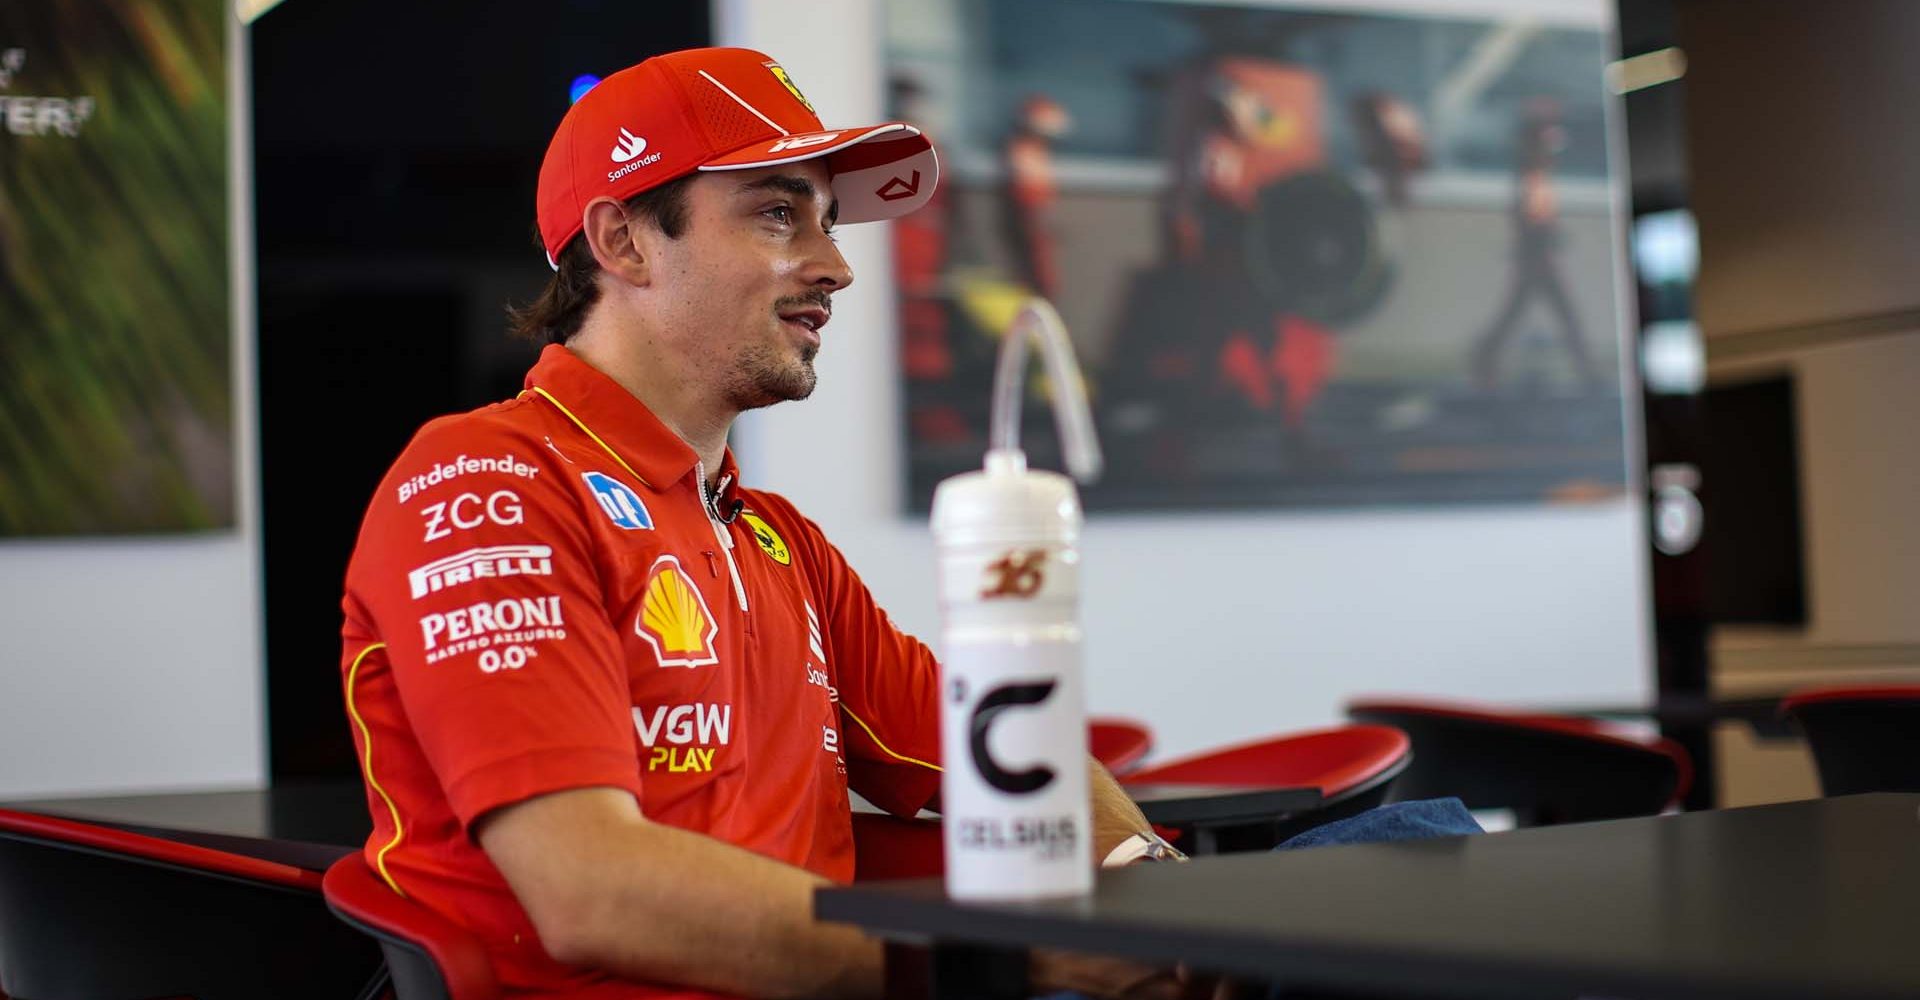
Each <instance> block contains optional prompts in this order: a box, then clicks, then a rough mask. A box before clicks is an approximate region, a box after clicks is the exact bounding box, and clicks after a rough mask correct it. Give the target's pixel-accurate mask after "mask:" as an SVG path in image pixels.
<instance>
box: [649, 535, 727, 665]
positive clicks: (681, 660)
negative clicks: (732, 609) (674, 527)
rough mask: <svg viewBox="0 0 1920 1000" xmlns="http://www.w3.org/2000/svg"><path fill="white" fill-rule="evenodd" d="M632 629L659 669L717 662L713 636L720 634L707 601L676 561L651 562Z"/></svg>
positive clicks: (669, 559) (677, 560) (664, 556)
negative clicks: (651, 566)
mask: <svg viewBox="0 0 1920 1000" xmlns="http://www.w3.org/2000/svg"><path fill="white" fill-rule="evenodd" d="M633 630H634V632H635V633H637V634H638V635H639V636H640V638H642V639H645V640H647V645H649V646H652V647H653V652H654V655H655V656H656V657H658V658H659V660H660V665H661V666H663V667H704V666H706V665H708V664H710V663H718V662H720V654H718V653H716V652H714V649H713V637H714V636H715V635H717V634H718V633H719V631H720V628H719V626H718V625H716V624H715V623H714V620H713V613H712V612H711V611H708V610H707V599H706V598H704V597H702V596H700V588H699V587H698V586H696V585H695V584H694V582H693V580H692V578H690V577H688V576H687V573H686V570H684V569H682V568H681V566H680V560H679V559H676V558H674V557H673V556H670V555H663V556H661V557H660V558H658V559H655V560H654V561H653V569H652V571H651V572H649V573H648V574H647V588H646V592H645V594H644V596H642V597H641V598H640V614H639V616H638V617H637V618H635V619H634V622H633Z"/></svg>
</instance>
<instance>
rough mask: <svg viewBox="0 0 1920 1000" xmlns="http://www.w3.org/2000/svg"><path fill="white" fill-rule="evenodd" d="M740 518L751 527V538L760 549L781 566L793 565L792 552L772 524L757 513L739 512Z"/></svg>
mask: <svg viewBox="0 0 1920 1000" xmlns="http://www.w3.org/2000/svg"><path fill="white" fill-rule="evenodd" d="M740 520H742V521H745V522H747V527H749V528H752V529H753V540H754V541H756V542H759V543H760V551H762V552H765V553H766V554H767V555H768V557H770V558H771V559H772V560H773V561H774V562H777V563H779V564H780V565H782V566H791V565H793V553H792V552H791V551H789V550H788V549H787V540H786V539H784V538H781V537H780V533H779V532H778V531H775V530H773V525H771V524H768V523H767V522H765V521H763V520H761V519H760V515H758V514H744V513H743V514H741V515H740Z"/></svg>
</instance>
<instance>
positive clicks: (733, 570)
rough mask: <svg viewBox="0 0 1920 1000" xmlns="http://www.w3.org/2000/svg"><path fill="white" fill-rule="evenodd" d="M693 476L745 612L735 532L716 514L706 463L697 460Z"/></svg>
mask: <svg viewBox="0 0 1920 1000" xmlns="http://www.w3.org/2000/svg"><path fill="white" fill-rule="evenodd" d="M693 474H694V475H695V476H697V477H699V481H700V509H701V510H703V511H705V512H706V514H707V523H708V524H711V525H713V534H714V537H716V538H718V539H720V551H721V553H722V554H723V555H725V556H726V557H727V573H728V575H730V576H732V577H733V596H735V597H737V598H739V599H740V610H741V611H742V612H744V611H746V610H747V588H746V587H745V585H743V584H741V582H740V567H739V565H738V564H736V563H735V562H734V561H733V532H731V531H728V530H727V526H726V525H724V524H721V523H720V516H719V515H718V514H716V513H714V510H713V494H711V493H709V492H707V466H706V463H704V462H702V461H700V460H698V459H695V460H694V463H693ZM732 480H733V477H732V476H728V477H727V479H726V480H725V481H723V482H722V483H721V484H720V489H721V490H723V491H724V490H725V489H726V488H727V483H728V482H732Z"/></svg>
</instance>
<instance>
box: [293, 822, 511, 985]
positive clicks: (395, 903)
mask: <svg viewBox="0 0 1920 1000" xmlns="http://www.w3.org/2000/svg"><path fill="white" fill-rule="evenodd" d="M325 891H326V896H327V906H328V907H329V908H331V909H332V910H333V912H334V915H335V916H337V917H339V918H340V919H341V920H343V921H345V922H346V923H347V925H348V926H350V927H352V928H353V929H354V930H357V931H359V932H360V933H362V934H365V935H367V936H368V937H371V938H372V939H373V940H375V941H378V942H379V943H380V950H381V951H382V952H384V953H385V954H386V957H387V969H388V971H389V973H390V974H391V975H392V976H393V988H394V994H395V997H396V1000H499V998H500V981H499V980H498V979H496V978H495V977H494V974H493V963H492V961H491V960H489V959H488V958H487V949H486V946H485V945H482V944H481V943H480V939H479V938H476V937H474V936H473V934H472V932H470V931H468V930H467V929H466V928H464V927H461V926H460V925H459V924H456V923H454V922H453V921H451V920H448V919H447V918H445V917H443V916H441V915H440V914H438V913H435V912H433V911H432V910H429V909H427V908H426V907H424V906H421V905H420V904H419V903H416V902H414V901H413V900H410V899H408V898H406V897H405V896H402V895H400V894H399V893H397V892H394V891H393V890H392V889H391V888H389V887H388V886H387V884H386V883H385V882H382V881H381V880H380V876H378V875H376V874H374V871H373V868H372V866H370V865H368V864H367V858H366V855H364V854H361V853H359V852H355V853H353V854H349V855H347V856H346V857H344V858H341V859H340V860H339V861H336V862H334V864H333V867H331V868H329V869H327V877H326V882H325Z"/></svg>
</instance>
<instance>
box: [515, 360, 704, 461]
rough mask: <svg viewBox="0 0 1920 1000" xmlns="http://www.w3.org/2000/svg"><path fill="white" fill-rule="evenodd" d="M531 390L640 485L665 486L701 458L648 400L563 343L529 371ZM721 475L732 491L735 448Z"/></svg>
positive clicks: (527, 384)
mask: <svg viewBox="0 0 1920 1000" xmlns="http://www.w3.org/2000/svg"><path fill="white" fill-rule="evenodd" d="M526 387H527V390H528V391H530V392H535V393H538V394H541V395H544V396H545V397H547V400H548V401H549V402H551V403H552V404H554V405H556V406H557V407H558V409H559V410H560V412H561V415H562V416H564V417H566V418H567V420H568V421H569V422H570V423H572V424H573V425H574V426H576V427H578V428H580V430H582V431H583V432H585V433H586V435H587V436H588V437H589V438H591V439H593V440H594V442H595V444H596V445H597V446H598V447H599V448H601V449H603V450H604V451H606V452H610V453H611V454H612V457H613V458H615V459H616V460H618V461H619V462H620V463H621V464H622V465H623V466H625V467H626V469H627V471H628V472H630V473H632V474H633V475H635V476H638V477H639V478H640V480H641V485H643V486H646V487H648V488H650V489H654V490H665V489H667V488H668V487H671V486H673V485H674V484H676V483H678V482H679V481H680V480H681V479H683V478H685V477H686V475H687V474H688V473H690V472H692V471H693V469H694V466H695V465H696V464H698V462H699V460H700V456H699V455H698V454H696V453H695V452H694V450H693V446H692V445H689V444H687V442H686V441H684V440H682V439H681V437H680V435H678V434H675V433H674V432H673V430H672V429H671V428H669V427H668V426H667V425H666V424H663V423H661V422H660V418H659V417H656V416H654V415H653V411H652V410H649V409H647V406H646V404H645V403H642V402H640V400H639V399H638V398H637V397H635V396H634V395H633V393H630V392H628V391H627V390H626V388H625V387H624V386H622V385H621V384H620V383H618V382H615V381H614V380H613V379H612V378H610V377H608V376H607V374H606V373H605V372H602V371H600V370H599V369H598V368H595V367H593V366H592V365H590V364H588V363H587V362H586V361H584V360H582V359H581V357H580V356H579V355H577V354H575V353H573V352H572V351H570V350H568V349H567V348H566V347H565V346H563V345H561V344H548V345H547V347H546V348H545V349H544V350H542V351H541V352H540V360H539V361H538V362H536V363H535V364H534V366H533V368H532V370H530V371H528V372H527V380H526ZM718 471H719V475H720V477H721V478H722V479H724V480H730V481H731V482H730V483H729V486H728V489H727V490H726V491H725V492H727V493H728V494H731V493H732V490H733V486H734V485H737V484H738V482H739V478H740V469H739V466H738V465H736V464H735V463H734V460H733V449H732V448H728V449H727V450H726V451H725V453H723V454H722V456H721V458H720V469H719V470H718Z"/></svg>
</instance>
